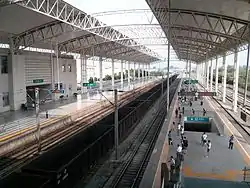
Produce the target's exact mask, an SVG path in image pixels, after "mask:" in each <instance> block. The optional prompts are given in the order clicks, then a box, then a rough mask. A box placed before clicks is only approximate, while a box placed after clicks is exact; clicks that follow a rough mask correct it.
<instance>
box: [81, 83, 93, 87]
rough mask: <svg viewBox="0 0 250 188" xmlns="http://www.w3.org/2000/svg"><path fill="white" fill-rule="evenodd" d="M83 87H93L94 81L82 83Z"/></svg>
mask: <svg viewBox="0 0 250 188" xmlns="http://www.w3.org/2000/svg"><path fill="white" fill-rule="evenodd" d="M82 86H83V87H95V86H96V83H82Z"/></svg>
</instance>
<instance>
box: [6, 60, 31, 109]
mask: <svg viewBox="0 0 250 188" xmlns="http://www.w3.org/2000/svg"><path fill="white" fill-rule="evenodd" d="M8 60H9V62H8V65H9V98H10V110H18V109H20V108H21V104H24V103H26V101H27V100H26V85H25V69H24V67H25V56H23V55H9V59H8Z"/></svg>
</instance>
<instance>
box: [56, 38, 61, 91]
mask: <svg viewBox="0 0 250 188" xmlns="http://www.w3.org/2000/svg"><path fill="white" fill-rule="evenodd" d="M55 53H56V69H57V70H56V73H57V89H58V90H60V89H61V88H60V65H59V57H58V56H59V50H58V43H56V45H55Z"/></svg>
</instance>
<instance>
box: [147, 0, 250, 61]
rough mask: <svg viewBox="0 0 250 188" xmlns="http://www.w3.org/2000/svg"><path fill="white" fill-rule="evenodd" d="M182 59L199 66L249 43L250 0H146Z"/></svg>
mask: <svg viewBox="0 0 250 188" xmlns="http://www.w3.org/2000/svg"><path fill="white" fill-rule="evenodd" d="M146 2H147V3H148V5H149V7H150V8H151V10H152V11H153V13H154V15H155V17H156V18H157V20H158V22H159V24H160V25H161V27H162V29H163V30H164V32H165V34H166V36H167V37H168V39H169V41H170V43H171V45H172V47H173V49H174V50H175V52H176V54H177V56H178V58H179V59H183V60H191V61H193V62H196V63H200V62H202V61H205V60H206V59H209V58H213V57H214V56H218V55H223V54H225V53H227V52H228V51H234V50H235V49H236V48H238V47H240V46H243V45H244V44H247V43H248V42H249V41H250V37H249V34H250V33H249V26H250V25H249V24H250V22H249V20H250V4H249V1H248V0H209V1H207V0H185V1H183V0H172V1H171V2H170V4H171V5H170V28H171V29H170V36H168V28H169V24H168V12H169V7H168V0H146Z"/></svg>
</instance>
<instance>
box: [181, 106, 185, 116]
mask: <svg viewBox="0 0 250 188" xmlns="http://www.w3.org/2000/svg"><path fill="white" fill-rule="evenodd" d="M184 111H185V108H184V106H183V107H182V113H183V114H184Z"/></svg>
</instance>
